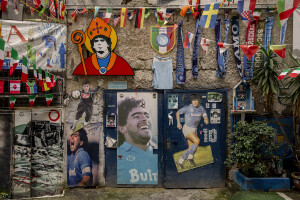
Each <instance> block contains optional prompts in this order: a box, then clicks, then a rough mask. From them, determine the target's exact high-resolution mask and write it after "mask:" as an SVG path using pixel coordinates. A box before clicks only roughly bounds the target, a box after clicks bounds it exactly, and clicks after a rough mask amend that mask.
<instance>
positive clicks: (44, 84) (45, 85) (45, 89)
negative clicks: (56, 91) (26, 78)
mask: <svg viewBox="0 0 300 200" xmlns="http://www.w3.org/2000/svg"><path fill="white" fill-rule="evenodd" d="M50 89H51V88H49V87H48V85H47V81H46V79H45V78H44V79H43V86H42V91H43V92H47V91H49V90H50Z"/></svg>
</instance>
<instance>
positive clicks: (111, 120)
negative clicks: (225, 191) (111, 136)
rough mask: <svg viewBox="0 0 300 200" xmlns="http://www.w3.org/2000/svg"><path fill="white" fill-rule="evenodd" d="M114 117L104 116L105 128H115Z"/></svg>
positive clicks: (112, 115)
mask: <svg viewBox="0 0 300 200" xmlns="http://www.w3.org/2000/svg"><path fill="white" fill-rule="evenodd" d="M116 121H117V120H116V115H115V114H111V115H106V127H116V126H117V124H116Z"/></svg>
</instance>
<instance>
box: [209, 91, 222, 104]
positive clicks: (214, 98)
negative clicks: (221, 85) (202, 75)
mask: <svg viewBox="0 0 300 200" xmlns="http://www.w3.org/2000/svg"><path fill="white" fill-rule="evenodd" d="M207 101H208V102H222V94H221V93H218V92H208V93H207Z"/></svg>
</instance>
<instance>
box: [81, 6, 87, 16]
mask: <svg viewBox="0 0 300 200" xmlns="http://www.w3.org/2000/svg"><path fill="white" fill-rule="evenodd" d="M86 12H87V9H86V7H84V9H83V10H82V12H81V15H83V14H84V13H86Z"/></svg>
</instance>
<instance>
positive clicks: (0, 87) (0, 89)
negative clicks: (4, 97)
mask: <svg viewBox="0 0 300 200" xmlns="http://www.w3.org/2000/svg"><path fill="white" fill-rule="evenodd" d="M4 83H5V80H0V94H2V93H3V91H4Z"/></svg>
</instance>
